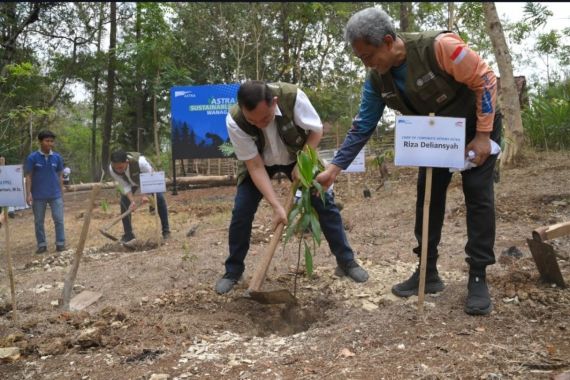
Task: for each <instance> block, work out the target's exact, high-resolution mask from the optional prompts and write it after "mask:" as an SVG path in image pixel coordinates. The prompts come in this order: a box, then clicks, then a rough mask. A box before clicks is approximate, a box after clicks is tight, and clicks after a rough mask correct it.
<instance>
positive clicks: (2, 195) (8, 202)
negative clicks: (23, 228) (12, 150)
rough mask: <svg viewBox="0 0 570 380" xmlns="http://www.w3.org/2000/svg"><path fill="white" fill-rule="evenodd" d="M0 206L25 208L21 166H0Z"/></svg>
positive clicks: (24, 190)
mask: <svg viewBox="0 0 570 380" xmlns="http://www.w3.org/2000/svg"><path fill="white" fill-rule="evenodd" d="M0 206H2V207H6V206H13V207H24V208H25V207H26V206H27V204H26V187H25V186H24V169H23V167H22V165H6V166H0Z"/></svg>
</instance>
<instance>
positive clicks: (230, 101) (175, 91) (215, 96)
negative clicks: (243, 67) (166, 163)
mask: <svg viewBox="0 0 570 380" xmlns="http://www.w3.org/2000/svg"><path fill="white" fill-rule="evenodd" d="M238 88H239V83H230V84H209V85H203V86H176V87H172V88H171V89H170V107H171V108H170V111H171V115H172V133H171V136H172V158H174V159H184V158H224V157H226V156H224V154H223V152H222V150H221V148H220V146H221V145H229V143H230V138H229V135H228V130H227V128H226V116H227V114H228V111H229V110H230V109H231V108H232V107H233V105H234V104H236V102H237V90H238Z"/></svg>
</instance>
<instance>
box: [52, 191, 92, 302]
mask: <svg viewBox="0 0 570 380" xmlns="http://www.w3.org/2000/svg"><path fill="white" fill-rule="evenodd" d="M100 190H101V186H100V185H99V184H97V185H95V186H94V187H93V190H91V197H90V198H89V205H88V208H87V212H86V213H85V217H84V218H83V228H82V229H81V236H80V237H79V244H78V245H77V249H76V250H75V255H74V256H73V264H72V265H71V269H70V271H69V272H68V273H67V275H66V276H65V280H64V285H63V292H62V294H61V300H60V305H62V308H63V309H64V310H69V300H70V298H71V290H72V289H73V284H74V282H75V277H76V276H77V271H78V270H79V263H80V262H81V257H82V256H83V248H85V241H86V240H87V233H88V232H89V224H90V223H91V214H92V212H93V206H94V205H95V198H96V197H97V195H98V194H99V191H100Z"/></svg>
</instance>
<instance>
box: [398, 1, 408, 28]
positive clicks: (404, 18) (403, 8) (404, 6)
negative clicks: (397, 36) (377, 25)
mask: <svg viewBox="0 0 570 380" xmlns="http://www.w3.org/2000/svg"><path fill="white" fill-rule="evenodd" d="M400 31H401V32H409V31H410V3H409V2H402V3H400Z"/></svg>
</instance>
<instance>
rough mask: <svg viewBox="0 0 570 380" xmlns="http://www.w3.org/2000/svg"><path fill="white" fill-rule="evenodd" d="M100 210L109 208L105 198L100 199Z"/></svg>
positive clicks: (104, 210) (105, 210)
mask: <svg viewBox="0 0 570 380" xmlns="http://www.w3.org/2000/svg"><path fill="white" fill-rule="evenodd" d="M101 210H103V212H105V213H106V212H107V211H108V210H109V202H107V199H106V198H104V199H101Z"/></svg>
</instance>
